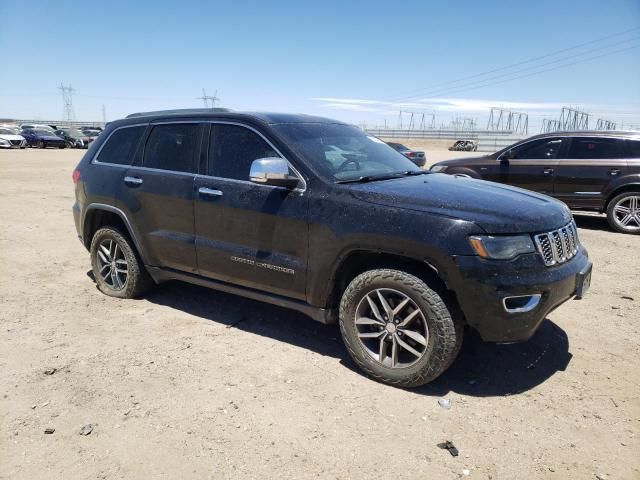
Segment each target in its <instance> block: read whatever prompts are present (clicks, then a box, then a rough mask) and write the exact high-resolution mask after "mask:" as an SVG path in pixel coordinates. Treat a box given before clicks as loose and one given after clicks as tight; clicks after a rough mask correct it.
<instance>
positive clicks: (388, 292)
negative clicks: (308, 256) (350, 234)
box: [339, 269, 464, 387]
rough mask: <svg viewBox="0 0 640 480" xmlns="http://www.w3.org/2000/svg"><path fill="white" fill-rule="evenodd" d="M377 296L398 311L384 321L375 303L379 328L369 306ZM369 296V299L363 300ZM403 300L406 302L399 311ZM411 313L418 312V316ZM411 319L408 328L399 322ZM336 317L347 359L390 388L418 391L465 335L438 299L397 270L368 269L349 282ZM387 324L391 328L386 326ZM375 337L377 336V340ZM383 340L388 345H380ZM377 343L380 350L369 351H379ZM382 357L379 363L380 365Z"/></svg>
mask: <svg viewBox="0 0 640 480" xmlns="http://www.w3.org/2000/svg"><path fill="white" fill-rule="evenodd" d="M378 292H381V295H382V296H383V297H385V296H387V299H386V301H387V305H388V306H389V307H390V309H391V310H393V309H395V308H396V307H399V308H401V310H400V311H399V312H398V313H397V314H396V315H397V316H398V317H399V318H395V319H393V318H391V317H393V315H387V317H385V316H384V313H385V312H384V310H385V309H384V305H383V304H382V302H381V301H375V302H374V303H376V304H377V305H382V307H383V308H379V307H378V313H379V314H380V315H382V317H383V318H382V320H384V321H386V323H385V322H383V323H382V324H380V322H379V318H377V317H378V316H377V315H376V314H375V311H374V310H373V308H372V307H370V304H371V302H370V299H371V298H373V299H379V296H378ZM369 295H371V296H372V297H369V299H367V296H369ZM403 299H409V300H408V301H407V303H406V304H405V306H404V307H400V304H401V303H404V300H403ZM416 310H419V312H418V313H417V314H416V312H415V311H416ZM407 312H408V313H407ZM387 313H388V312H387ZM412 316H413V319H412V320H410V321H411V323H410V324H408V327H410V328H407V326H405V327H402V324H403V323H404V320H406V319H408V318H410V317H412ZM339 317H340V318H339V323H340V331H341V333H342V339H343V341H344V344H345V346H346V348H347V351H348V352H349V355H351V358H352V359H353V360H354V362H356V363H357V364H358V366H359V367H360V368H361V369H362V370H364V372H365V373H366V374H367V375H369V376H370V377H372V378H373V379H375V380H378V381H381V382H383V383H387V384H389V385H394V386H399V387H417V386H420V385H424V384H426V383H429V382H431V381H433V380H434V379H436V378H437V377H438V376H439V375H440V374H442V373H443V372H444V371H445V370H446V369H447V368H448V367H449V366H450V365H451V363H453V361H454V360H455V358H456V356H457V354H458V352H459V351H460V348H461V346H462V339H463V333H464V332H463V324H462V321H461V319H460V317H458V316H455V317H453V316H452V315H451V312H450V311H449V309H448V308H447V305H446V304H445V302H444V301H443V299H442V297H441V296H440V295H439V294H438V293H436V292H435V291H434V290H433V289H431V288H429V286H428V285H427V284H426V283H425V282H424V281H423V280H421V279H420V278H418V277H415V276H413V275H410V274H408V273H406V272H402V271H399V270H390V269H380V270H370V271H368V272H364V273H362V274H360V275H358V276H357V277H356V278H354V279H353V281H352V282H351V283H350V284H349V286H348V287H347V288H346V290H345V291H344V294H343V295H342V300H341V302H340V315H339ZM372 317H376V318H372ZM388 318H391V320H392V321H388ZM391 323H393V324H394V325H395V326H390V325H389V324H391ZM382 325H384V327H383V326H382ZM409 329H411V330H412V332H413V333H412V334H411V335H409V334H408V333H406V332H407V330H409ZM420 329H422V331H420ZM379 333H380V334H381V335H382V336H378V337H376V336H375V335H376V334H379ZM416 334H418V335H417V336H416ZM362 335H365V336H367V338H364V339H363V338H362ZM382 338H386V340H382ZM401 340H402V342H404V344H405V345H407V344H409V345H408V346H409V347H411V348H412V349H413V350H414V352H415V353H419V354H421V356H417V355H415V353H411V352H410V351H409V350H407V349H405V348H404V347H402V345H400V344H399V343H398V342H400V341H401ZM383 342H387V345H386V346H383ZM394 343H396V352H397V353H396V355H395V360H396V364H395V366H394V363H393V362H394V355H393V350H394V346H393V344H394ZM425 344H426V345H425ZM378 345H379V346H380V351H378V352H377V353H374V352H373V351H372V346H373V347H375V348H378ZM383 349H384V350H383ZM381 356H382V358H383V362H380V361H379V360H380V357H381Z"/></svg>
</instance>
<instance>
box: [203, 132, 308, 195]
mask: <svg viewBox="0 0 640 480" xmlns="http://www.w3.org/2000/svg"><path fill="white" fill-rule="evenodd" d="M206 123H210V124H211V125H235V126H237V127H244V128H246V129H248V130H251V131H252V132H253V133H255V134H257V135H258V136H259V137H260V138H262V140H264V141H265V142H266V143H267V144H268V145H269V146H270V147H271V148H273V150H274V151H275V152H276V153H277V154H278V155H280V158H282V159H284V160H286V161H287V164H288V165H289V168H290V169H291V170H293V172H294V173H295V174H296V176H297V177H298V179H299V180H300V181H301V182H302V187H296V188H294V189H293V190H291V191H293V192H300V193H304V192H305V191H306V190H307V181H306V180H305V179H304V177H303V176H302V174H301V173H300V172H299V171H298V169H297V168H296V167H294V166H293V164H292V163H291V162H290V161H289V159H288V158H287V157H285V156H284V155H283V154H282V152H281V151H280V150H278V148H277V147H276V146H275V145H274V144H273V143H271V141H270V140H269V139H268V138H267V137H265V136H264V135H263V134H262V133H260V132H259V131H258V130H256V129H255V128H253V127H252V126H250V125H246V124H244V123H240V122H230V121H225V120H209V121H207V122H206ZM209 146H211V139H209ZM207 153H208V152H207ZM207 158H209V155H208V154H207ZM207 167H208V165H207ZM198 176H199V177H202V178H212V179H215V180H224V181H227V182H236V183H245V184H251V185H259V186H261V187H269V188H280V189H285V190H286V188H285V187H278V186H276V185H260V184H259V183H255V182H252V181H251V180H238V179H237V178H227V177H216V176H213V175H198Z"/></svg>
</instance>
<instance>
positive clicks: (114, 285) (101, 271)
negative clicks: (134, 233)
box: [90, 227, 153, 298]
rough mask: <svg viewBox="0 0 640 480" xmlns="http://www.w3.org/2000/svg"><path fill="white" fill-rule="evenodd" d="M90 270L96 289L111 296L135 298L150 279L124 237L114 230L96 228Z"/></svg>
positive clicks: (128, 241)
mask: <svg viewBox="0 0 640 480" xmlns="http://www.w3.org/2000/svg"><path fill="white" fill-rule="evenodd" d="M90 253H91V268H92V270H93V276H94V278H95V281H96V283H97V284H98V289H99V290H100V291H101V292H102V293H104V294H106V295H109V296H111V297H118V298H136V297H139V296H141V295H143V294H144V293H146V292H147V291H148V290H149V289H150V288H151V287H152V286H153V280H152V279H151V277H150V276H149V273H148V272H147V270H146V269H145V267H144V265H143V264H142V261H141V260H140V257H139V256H138V254H137V253H136V251H135V249H134V248H133V246H132V245H131V243H130V240H129V238H128V237H127V236H125V235H123V234H122V233H121V232H120V231H119V230H117V229H115V228H113V227H105V228H101V229H99V230H98V231H97V232H96V233H95V235H94V236H93V239H92V240H91V248H90Z"/></svg>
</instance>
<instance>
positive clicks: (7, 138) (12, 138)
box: [0, 134, 24, 140]
mask: <svg viewBox="0 0 640 480" xmlns="http://www.w3.org/2000/svg"><path fill="white" fill-rule="evenodd" d="M0 138H1V139H2V140H24V137H23V136H21V135H5V134H0Z"/></svg>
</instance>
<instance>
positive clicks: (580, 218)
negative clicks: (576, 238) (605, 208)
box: [573, 212, 613, 232]
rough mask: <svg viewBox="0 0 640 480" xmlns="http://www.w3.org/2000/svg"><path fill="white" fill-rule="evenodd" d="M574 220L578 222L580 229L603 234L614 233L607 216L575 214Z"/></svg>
mask: <svg viewBox="0 0 640 480" xmlns="http://www.w3.org/2000/svg"><path fill="white" fill-rule="evenodd" d="M573 218H574V219H575V221H576V225H577V226H578V228H586V229H588V230H602V231H603V232H613V230H612V229H611V227H610V226H609V223H608V222H607V217H606V216H605V215H596V214H588V213H585V214H580V213H575V212H574V213H573Z"/></svg>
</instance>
